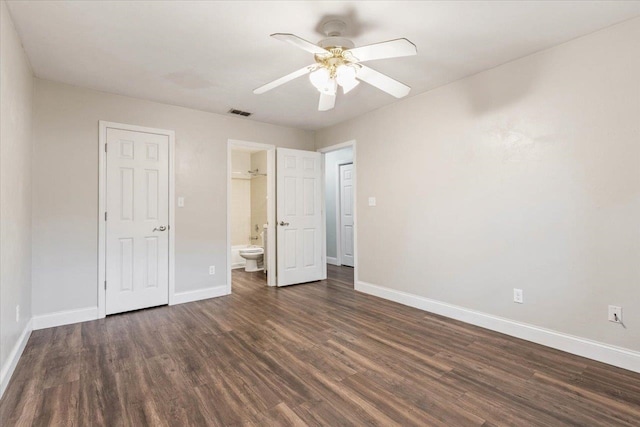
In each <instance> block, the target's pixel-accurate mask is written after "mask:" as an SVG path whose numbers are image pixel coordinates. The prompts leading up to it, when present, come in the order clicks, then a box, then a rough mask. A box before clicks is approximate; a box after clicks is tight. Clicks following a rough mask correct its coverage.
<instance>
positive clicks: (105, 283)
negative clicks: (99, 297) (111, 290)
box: [104, 280, 107, 290]
mask: <svg viewBox="0 0 640 427" xmlns="http://www.w3.org/2000/svg"><path fill="white" fill-rule="evenodd" d="M104 289H105V290H106V289H107V281H106V280H105V281H104Z"/></svg>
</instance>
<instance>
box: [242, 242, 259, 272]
mask: <svg viewBox="0 0 640 427" xmlns="http://www.w3.org/2000/svg"><path fill="white" fill-rule="evenodd" d="M240 256H241V257H242V258H244V259H246V260H247V262H246V264H245V266H244V271H248V272H252V271H262V266H263V258H264V249H263V248H261V247H259V246H252V247H248V248H244V249H240Z"/></svg>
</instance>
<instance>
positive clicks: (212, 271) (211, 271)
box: [209, 265, 216, 276]
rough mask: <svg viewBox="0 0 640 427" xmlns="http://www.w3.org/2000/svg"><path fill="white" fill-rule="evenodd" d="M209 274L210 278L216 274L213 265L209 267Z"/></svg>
mask: <svg viewBox="0 0 640 427" xmlns="http://www.w3.org/2000/svg"><path fill="white" fill-rule="evenodd" d="M209 274H210V275H212V276H213V275H214V274H216V266H215V265H210V266H209Z"/></svg>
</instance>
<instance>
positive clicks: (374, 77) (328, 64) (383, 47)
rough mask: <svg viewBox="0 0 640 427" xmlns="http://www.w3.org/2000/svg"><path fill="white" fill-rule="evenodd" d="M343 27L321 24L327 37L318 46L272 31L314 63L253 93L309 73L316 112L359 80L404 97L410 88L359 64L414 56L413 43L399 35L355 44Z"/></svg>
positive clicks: (341, 24) (332, 103)
mask: <svg viewBox="0 0 640 427" xmlns="http://www.w3.org/2000/svg"><path fill="white" fill-rule="evenodd" d="M345 28H346V25H345V23H344V22H342V21H339V20H332V21H328V22H327V23H325V24H324V25H323V30H324V33H325V34H326V36H327V38H325V39H323V40H320V42H318V44H317V45H316V44H313V43H311V42H308V41H307V40H304V39H302V38H300V37H298V36H296V35H294V34H286V33H276V34H271V37H273V38H275V39H278V40H282V41H284V42H287V43H290V44H292V45H294V46H296V47H298V48H300V49H303V50H306V51H307V52H310V53H313V54H314V59H315V63H314V64H311V65H307V66H306V67H304V68H301V69H299V70H297V71H294V72H293V73H290V74H287V75H286V76H284V77H280V78H279V79H277V80H274V81H272V82H271V83H267V84H266V85H264V86H260V87H259V88H257V89H255V90H254V91H253V93H255V94H262V93H265V92H267V91H270V90H271V89H274V88H276V87H278V86H280V85H283V84H285V83H287V82H289V81H291V80H294V79H296V78H298V77H301V76H304V75H306V74H309V80H311V83H312V84H313V86H315V87H316V89H318V91H319V92H320V102H319V104H318V110H319V111H327V110H331V109H332V108H333V107H334V106H335V103H336V94H337V90H338V86H340V87H342V91H343V93H345V94H346V93H348V92H349V91H351V90H352V89H353V88H355V87H356V86H358V84H359V83H360V81H363V82H365V83H368V84H370V85H371V86H374V87H376V88H378V89H380V90H382V91H384V92H387V93H388V94H390V95H393V96H395V97H396V98H402V97H404V96H407V95H408V94H409V91H410V90H411V88H410V87H409V86H407V85H405V84H404V83H400V82H399V81H397V80H394V79H392V78H391V77H389V76H387V75H385V74H382V73H380V72H378V71H375V70H373V69H371V68H369V67H367V66H365V65H362V62H366V61H372V60H374V59H387V58H398V57H402V56H412V55H416V54H417V53H418V51H417V50H416V46H415V45H414V44H413V43H411V42H410V41H409V40H407V39H404V38H402V39H395V40H389V41H385V42H381V43H375V44H370V45H367V46H361V47H355V45H354V44H353V42H352V41H351V40H349V39H347V38H344V37H342V32H343V31H344V29H345Z"/></svg>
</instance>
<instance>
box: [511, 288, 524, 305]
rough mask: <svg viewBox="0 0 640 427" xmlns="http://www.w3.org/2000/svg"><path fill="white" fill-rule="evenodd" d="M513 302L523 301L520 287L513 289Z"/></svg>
mask: <svg viewBox="0 0 640 427" xmlns="http://www.w3.org/2000/svg"><path fill="white" fill-rule="evenodd" d="M513 302H517V303H518V304H523V303H524V293H523V292H522V289H515V288H514V289H513Z"/></svg>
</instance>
